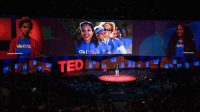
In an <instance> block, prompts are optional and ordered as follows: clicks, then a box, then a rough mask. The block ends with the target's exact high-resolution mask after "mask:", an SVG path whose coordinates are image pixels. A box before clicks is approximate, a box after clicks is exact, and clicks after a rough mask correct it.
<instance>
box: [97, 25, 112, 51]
mask: <svg viewBox="0 0 200 112" xmlns="http://www.w3.org/2000/svg"><path fill="white" fill-rule="evenodd" d="M94 30H95V34H96V36H97V39H98V42H99V47H101V48H102V49H103V52H102V54H111V51H110V48H109V47H108V45H107V44H106V43H104V42H103V39H104V36H105V31H104V27H102V26H95V27H94Z"/></svg>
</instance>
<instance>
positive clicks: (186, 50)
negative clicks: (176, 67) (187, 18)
mask: <svg viewBox="0 0 200 112" xmlns="http://www.w3.org/2000/svg"><path fill="white" fill-rule="evenodd" d="M194 53H195V41H194V36H193V33H192V31H191V30H190V29H189V27H187V26H186V25H183V24H178V25H177V27H176V32H174V33H173V34H172V36H171V37H170V40H169V42H168V47H167V56H179V57H181V56H186V55H194Z"/></svg>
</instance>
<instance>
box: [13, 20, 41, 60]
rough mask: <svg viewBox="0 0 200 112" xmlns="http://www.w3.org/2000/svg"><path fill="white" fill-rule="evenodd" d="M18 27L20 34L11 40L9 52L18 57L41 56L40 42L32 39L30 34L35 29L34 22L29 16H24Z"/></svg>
mask: <svg viewBox="0 0 200 112" xmlns="http://www.w3.org/2000/svg"><path fill="white" fill-rule="evenodd" d="M18 28H19V30H20V33H21V34H20V35H21V36H19V37H17V38H14V39H12V40H11V43H10V47H9V53H10V54H12V55H15V56H16V57H17V58H33V57H37V56H39V46H38V42H37V41H36V40H34V39H32V38H31V37H30V36H29V34H30V32H31V30H32V29H33V23H32V21H31V19H30V18H29V17H22V18H21V20H20V22H19V24H18Z"/></svg>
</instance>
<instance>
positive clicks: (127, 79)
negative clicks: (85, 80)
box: [98, 74, 136, 82]
mask: <svg viewBox="0 0 200 112" xmlns="http://www.w3.org/2000/svg"><path fill="white" fill-rule="evenodd" d="M98 78H99V79H100V80H102V81H106V82H131V81H135V80H136V77H135V76H130V75H125V74H120V75H119V76H116V75H113V74H109V75H102V76H100V77H98Z"/></svg>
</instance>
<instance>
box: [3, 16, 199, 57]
mask: <svg viewBox="0 0 200 112" xmlns="http://www.w3.org/2000/svg"><path fill="white" fill-rule="evenodd" d="M0 20H1V22H2V23H4V24H0V28H1V29H2V30H1V31H8V32H6V34H5V32H3V33H2V34H0V35H1V38H0V43H2V44H0V48H1V49H0V59H7V58H37V57H54V56H66V55H68V56H74V55H76V56H77V55H94V56H104V55H131V56H177V57H182V56H187V55H192V56H199V51H200V33H199V32H200V21H178V20H168V21H163V20H103V19H76V18H63V17H62V18H61V17H57V18H56V17H19V18H17V17H16V18H13V17H12V18H11V17H7V18H3V17H2V18H0ZM29 21H31V23H29ZM5 23H7V24H5ZM4 35H5V37H4ZM26 39H27V40H26ZM5 40H6V41H5Z"/></svg>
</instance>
